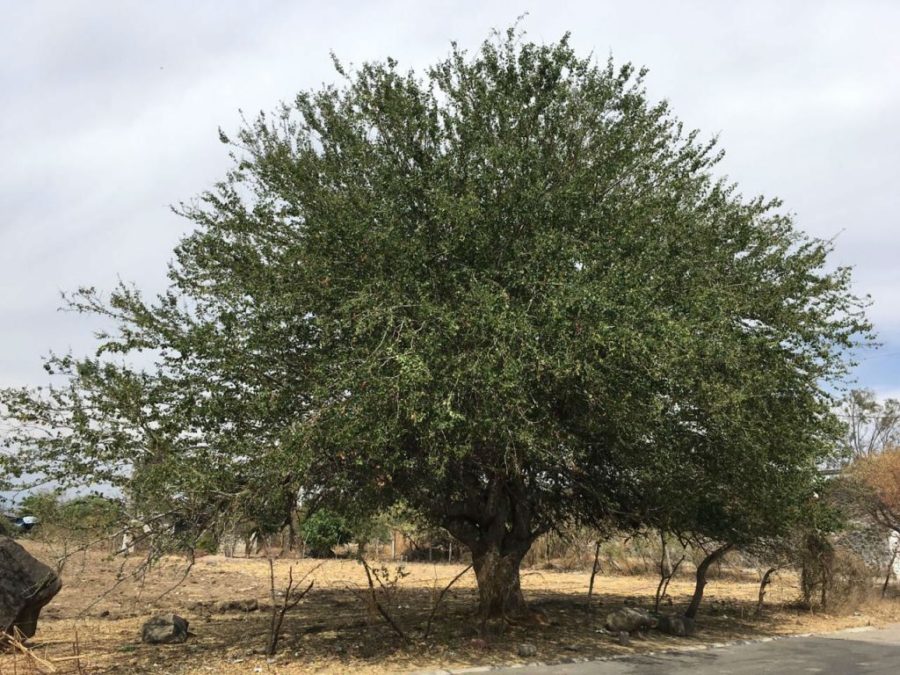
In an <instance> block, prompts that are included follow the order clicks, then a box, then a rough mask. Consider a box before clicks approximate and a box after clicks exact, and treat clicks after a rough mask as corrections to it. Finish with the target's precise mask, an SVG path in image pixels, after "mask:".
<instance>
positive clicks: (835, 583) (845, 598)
mask: <svg viewBox="0 0 900 675" xmlns="http://www.w3.org/2000/svg"><path fill="white" fill-rule="evenodd" d="M804 544H805V545H804V547H803V550H802V551H801V555H800V561H801V569H800V590H801V593H802V596H803V600H802V602H803V604H804V605H805V606H806V607H809V608H812V607H814V606H818V607H819V608H820V609H822V610H828V611H830V612H834V613H838V614H839V613H848V612H852V611H854V610H856V609H857V608H858V607H859V606H860V605H862V604H863V603H865V602H867V601H868V600H870V599H871V598H872V597H873V594H874V590H875V589H874V585H873V572H872V570H871V569H869V567H868V565H866V563H865V561H864V560H863V559H862V557H861V556H860V555H859V554H857V553H856V552H854V551H852V550H851V549H849V548H846V547H843V546H835V545H834V544H832V543H831V542H830V541H829V540H828V539H827V538H825V537H822V536H820V535H817V534H809V535H807V537H806V540H805V542H804Z"/></svg>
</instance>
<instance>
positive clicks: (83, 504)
mask: <svg viewBox="0 0 900 675" xmlns="http://www.w3.org/2000/svg"><path fill="white" fill-rule="evenodd" d="M19 512H20V513H21V514H22V515H30V516H36V517H37V518H38V521H39V522H40V523H41V527H42V529H46V528H51V529H54V530H56V531H63V532H65V533H66V535H67V536H73V535H74V536H86V535H91V536H101V535H104V534H110V533H112V532H113V531H114V530H115V529H117V527H118V525H119V524H120V523H121V522H122V520H123V508H122V503H121V502H120V501H119V500H117V499H110V498H107V497H103V496H101V495H90V494H89V495H81V496H78V497H72V498H69V499H62V498H61V497H60V495H59V493H58V492H55V491H43V492H32V493H30V494H28V495H26V496H25V497H24V498H23V499H22V501H21V503H20V505H19Z"/></svg>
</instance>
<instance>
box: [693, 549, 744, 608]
mask: <svg viewBox="0 0 900 675" xmlns="http://www.w3.org/2000/svg"><path fill="white" fill-rule="evenodd" d="M731 548H732V544H725V545H724V546H720V547H719V548H717V549H716V550H715V551H713V552H712V553H710V554H709V555H707V556H706V558H704V559H703V562H701V563H700V564H699V565H698V566H697V584H696V585H695V586H694V596H693V597H692V598H691V604H690V605H688V608H687V611H686V612H685V613H684V615H685V616H686V617H688V618H689V619H693V618H695V617H696V616H697V610H698V609H700V601H701V600H703V589H704V588H706V573H707V572H709V568H710V565H712V564H713V563H714V562H716V560H718V559H719V558H721V557H722V556H723V555H725V554H726V553H727V552H728V551H730V550H731Z"/></svg>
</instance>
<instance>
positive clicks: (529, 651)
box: [516, 642, 537, 659]
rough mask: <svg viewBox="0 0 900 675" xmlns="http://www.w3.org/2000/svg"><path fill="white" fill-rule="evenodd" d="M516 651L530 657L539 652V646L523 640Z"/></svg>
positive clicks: (524, 656) (520, 654) (523, 656)
mask: <svg viewBox="0 0 900 675" xmlns="http://www.w3.org/2000/svg"><path fill="white" fill-rule="evenodd" d="M516 653H517V654H518V655H519V656H521V657H522V658H526V659H527V658H530V657H532V656H535V655H536V654H537V647H535V646H534V645H533V644H530V643H528V642H523V643H522V644H520V645H519V647H518V649H516Z"/></svg>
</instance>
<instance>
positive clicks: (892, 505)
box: [848, 447, 900, 534]
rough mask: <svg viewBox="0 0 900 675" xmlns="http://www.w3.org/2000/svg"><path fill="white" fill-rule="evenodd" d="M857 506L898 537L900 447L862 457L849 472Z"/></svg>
mask: <svg viewBox="0 0 900 675" xmlns="http://www.w3.org/2000/svg"><path fill="white" fill-rule="evenodd" d="M848 477H849V479H850V483H851V485H852V486H854V487H855V488H856V489H855V490H854V493H853V496H854V497H855V502H856V504H857V505H858V506H859V507H861V508H862V510H863V511H864V512H865V513H866V514H868V515H869V516H870V517H871V518H872V519H873V520H874V521H875V522H877V523H879V524H880V525H882V526H883V527H885V528H886V529H888V530H892V531H893V532H896V533H897V534H900V447H890V448H886V449H884V450H883V451H882V452H881V453H880V454H877V455H870V456H867V457H863V458H861V459H858V460H857V461H856V462H854V463H853V464H852V465H851V467H850V468H849V469H848Z"/></svg>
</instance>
